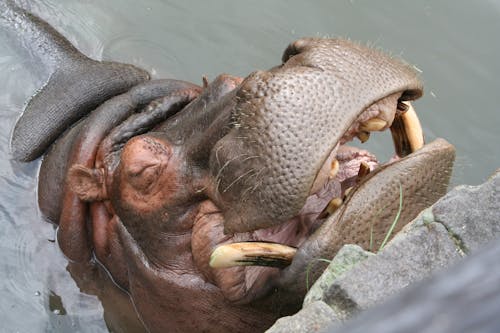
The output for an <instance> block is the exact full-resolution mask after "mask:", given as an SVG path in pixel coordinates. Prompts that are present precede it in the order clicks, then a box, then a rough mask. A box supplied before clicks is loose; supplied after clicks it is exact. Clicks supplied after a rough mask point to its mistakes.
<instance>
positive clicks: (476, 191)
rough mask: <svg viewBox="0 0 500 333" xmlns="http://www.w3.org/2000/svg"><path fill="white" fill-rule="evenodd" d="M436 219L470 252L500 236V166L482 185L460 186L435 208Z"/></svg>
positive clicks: (433, 210) (433, 209)
mask: <svg viewBox="0 0 500 333" xmlns="http://www.w3.org/2000/svg"><path fill="white" fill-rule="evenodd" d="M432 212H433V214H434V219H435V220H436V221H438V222H439V223H442V224H443V225H444V226H445V227H446V229H448V231H449V232H450V233H451V234H452V235H453V236H454V237H455V239H456V241H457V242H458V243H459V245H460V247H461V248H462V249H463V250H464V252H466V253H469V252H470V251H474V250H476V249H477V248H479V247H481V245H484V244H485V243H486V242H488V241H490V240H493V239H496V238H499V237H500V169H499V170H497V172H495V174H493V175H492V176H491V177H490V179H489V180H488V181H487V182H486V183H484V184H482V185H479V186H466V185H462V186H458V187H456V188H455V189H453V190H452V191H451V192H449V193H448V194H447V195H445V196H444V197H443V198H442V199H440V200H439V201H438V202H437V203H436V204H435V205H434V206H433V208H432Z"/></svg>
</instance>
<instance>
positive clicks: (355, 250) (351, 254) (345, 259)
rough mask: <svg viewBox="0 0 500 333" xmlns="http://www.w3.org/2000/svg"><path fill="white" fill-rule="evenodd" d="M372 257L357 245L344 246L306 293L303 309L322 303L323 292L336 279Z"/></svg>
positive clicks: (370, 253) (371, 254)
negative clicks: (317, 302) (312, 304)
mask: <svg viewBox="0 0 500 333" xmlns="http://www.w3.org/2000/svg"><path fill="white" fill-rule="evenodd" d="M373 255H374V254H373V253H372V252H368V251H365V250H363V249H362V248H361V247H360V246H358V245H354V244H346V245H344V246H343V247H342V248H341V249H340V250H339V252H338V253H337V255H336V256H335V258H333V259H332V261H331V263H330V264H329V265H328V267H327V268H326V269H325V271H324V272H323V274H322V275H321V276H320V277H319V279H318V280H316V282H315V283H314V285H313V286H312V287H311V289H310V290H309V292H308V293H307V295H306V297H305V298H304V307H305V306H307V305H308V304H311V303H312V302H315V301H323V300H324V295H325V291H326V290H328V288H329V287H330V286H331V285H332V284H333V282H334V281H335V279H336V278H338V277H339V276H340V275H341V274H342V273H344V272H346V271H348V270H350V269H352V268H353V267H354V266H355V265H356V264H357V263H359V262H361V261H363V260H365V259H366V258H368V257H369V256H373Z"/></svg>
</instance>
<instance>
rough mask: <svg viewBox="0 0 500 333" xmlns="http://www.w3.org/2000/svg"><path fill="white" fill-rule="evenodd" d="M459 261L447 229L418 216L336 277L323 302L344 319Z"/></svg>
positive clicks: (459, 256) (324, 295)
mask: <svg viewBox="0 0 500 333" xmlns="http://www.w3.org/2000/svg"><path fill="white" fill-rule="evenodd" d="M460 258H461V254H460V251H459V250H458V249H457V247H456V245H455V242H454V240H453V239H452V238H451V237H450V235H449V234H448V231H447V230H446V228H445V227H444V226H443V225H441V224H439V223H436V222H432V221H429V220H428V219H426V215H425V214H421V215H419V217H417V219H415V220H414V221H413V222H411V223H410V224H408V225H407V226H406V227H405V228H403V230H401V232H399V233H398V234H397V235H396V236H395V237H394V239H393V240H392V241H391V242H389V243H388V244H387V246H386V247H385V248H384V249H383V250H382V251H381V252H380V253H379V254H377V255H376V256H372V257H370V258H368V259H366V260H365V261H363V262H360V263H359V264H358V265H356V266H354V267H353V268H352V269H351V270H350V271H348V272H346V273H344V274H343V275H341V276H340V277H339V278H337V279H336V280H335V281H334V282H333V284H332V285H331V286H330V287H329V288H328V289H327V290H325V292H324V294H323V300H324V301H325V302H326V303H327V304H328V305H330V306H331V307H332V309H333V310H334V311H335V313H336V314H337V316H338V317H339V318H340V319H341V320H344V319H347V318H349V317H351V316H352V315H353V314H354V313H356V312H357V311H359V310H364V309H367V308H369V307H371V306H373V305H375V304H378V303H381V302H382V301H384V300H385V299H386V298H387V297H389V296H391V295H393V294H395V293H397V292H398V291H400V290H402V289H403V288H405V287H406V286H408V285H410V284H411V283H414V282H416V281H419V280H422V279H423V278H425V277H427V276H429V275H431V273H432V272H434V271H436V270H439V269H441V268H443V267H446V266H448V265H450V264H451V263H452V262H455V261H456V260H458V259H460Z"/></svg>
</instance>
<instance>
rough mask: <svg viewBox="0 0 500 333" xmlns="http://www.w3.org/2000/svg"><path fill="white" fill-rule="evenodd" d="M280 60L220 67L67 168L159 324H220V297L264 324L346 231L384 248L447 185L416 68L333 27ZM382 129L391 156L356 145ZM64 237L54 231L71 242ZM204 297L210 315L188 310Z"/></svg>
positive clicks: (117, 262)
mask: <svg viewBox="0 0 500 333" xmlns="http://www.w3.org/2000/svg"><path fill="white" fill-rule="evenodd" d="M282 60H283V63H282V64H281V65H279V66H277V67H274V68H272V69H271V70H269V71H258V72H254V73H252V74H251V75H249V76H248V77H247V78H245V79H244V80H240V79H238V78H233V77H229V76H227V75H223V76H220V77H218V78H217V79H216V80H214V81H213V82H212V83H211V84H209V85H206V86H205V87H204V88H203V91H202V92H201V94H200V95H199V96H198V97H197V98H196V99H194V100H193V101H192V102H191V103H190V104H189V105H187V106H186V107H184V108H183V109H182V110H181V111H180V112H178V113H176V114H175V115H174V116H172V117H170V118H168V119H166V120H165V121H164V122H163V123H161V124H159V125H157V126H155V127H154V128H153V129H152V130H151V131H150V132H147V133H145V134H141V135H137V136H132V137H131V138H130V139H127V140H118V139H116V138H117V137H119V135H118V134H117V133H116V132H115V133H114V134H113V133H112V134H110V135H108V136H107V137H106V138H105V139H104V140H103V141H102V143H101V144H100V147H99V151H98V153H97V158H96V162H95V165H94V167H88V166H84V165H79V164H74V165H73V166H72V167H71V168H70V169H69V172H68V178H67V181H68V183H69V186H70V188H71V190H72V191H73V192H74V193H76V194H77V196H78V197H79V199H80V200H82V201H84V202H88V203H90V205H91V208H92V209H91V214H90V217H91V219H92V220H93V225H94V231H93V232H94V236H93V237H94V241H93V244H94V249H95V252H96V255H97V258H98V259H99V260H100V261H101V262H103V263H104V265H105V266H106V267H107V268H108V269H109V271H110V272H111V274H112V275H113V277H114V278H115V280H116V281H117V283H119V284H120V285H121V286H123V287H124V288H126V289H128V290H129V291H130V293H131V296H132V299H133V300H134V303H135V305H136V307H137V310H138V311H139V313H140V314H141V316H142V317H143V319H144V321H145V322H146V323H152V324H148V326H149V327H160V326H161V323H163V322H169V323H170V324H171V325H177V326H176V327H191V328H196V329H200V327H201V328H204V327H208V326H206V325H208V324H206V323H209V322H210V321H213V323H212V324H214V325H217V323H216V322H217V320H218V319H217V318H218V316H212V315H211V314H210V311H209V309H210V308H213V309H217V310H216V311H220V312H221V313H226V314H225V316H226V319H225V320H226V321H227V322H231V321H237V322H239V320H237V319H234V318H241V316H242V315H243V316H244V317H245V318H247V320H248V322H249V323H252V324H251V325H250V326H252V325H253V326H259V324H258V323H259V322H262V323H263V322H268V321H267V319H266V318H268V317H267V316H268V315H269V312H266V315H264V316H263V315H262V314H261V313H260V312H255V308H258V309H261V308H263V307H264V308H265V306H264V305H262V304H263V303H262V300H263V299H266V297H267V298H269V297H274V296H276V295H277V294H280V295H285V294H286V295H293V296H287V297H285V296H281V297H283V298H282V299H286V300H287V302H291V303H293V304H295V305H296V304H299V303H300V301H299V299H300V297H301V296H303V295H304V292H305V289H306V283H305V278H304V277H305V275H304V274H305V272H306V267H308V266H309V265H310V264H311V263H312V262H314V260H315V259H317V258H325V259H331V258H332V257H333V256H334V255H335V253H336V252H337V251H338V250H339V248H340V247H341V246H342V245H343V244H345V243H357V244H359V245H361V246H363V247H365V248H366V249H369V248H370V244H375V245H376V246H379V245H380V244H381V243H382V242H383V239H384V238H385V237H386V235H387V234H388V230H389V228H390V226H391V225H392V224H393V222H394V221H396V222H397V224H396V227H395V229H394V231H397V230H399V229H401V227H403V226H404V224H405V223H407V222H409V221H410V220H411V219H413V218H414V217H415V216H416V214H417V213H418V212H420V211H421V210H422V209H423V208H425V207H427V206H428V205H430V204H432V203H433V202H434V201H435V200H437V199H438V198H439V197H440V196H441V195H443V194H444V192H445V190H446V187H447V184H448V181H449V177H450V173H451V167H452V163H453V159H454V149H453V147H452V146H451V145H450V144H448V143H447V142H445V141H444V140H442V139H438V140H436V141H434V142H432V143H430V144H427V145H424V142H423V136H422V130H421V127H420V124H419V121H418V118H417V117H416V115H415V112H414V111H413V109H412V107H411V106H410V105H409V103H408V101H411V100H414V99H416V98H419V97H420V96H421V95H422V85H421V83H420V81H419V79H418V77H417V75H416V73H415V71H414V70H413V69H412V68H411V67H410V66H408V65H406V64H404V63H402V62H401V61H399V60H396V59H394V58H391V57H388V56H386V55H384V54H382V53H381V52H379V51H376V50H373V49H369V48H367V47H363V46H361V45H359V44H355V43H352V42H349V41H345V40H339V39H314V38H308V39H301V40H298V41H296V42H294V43H292V44H291V45H290V46H288V48H287V49H286V50H285V52H284V55H283V58H282ZM384 130H390V132H391V133H392V137H393V141H394V144H395V150H396V154H395V157H394V158H393V159H391V161H390V162H388V163H386V164H383V165H382V164H379V163H378V161H377V159H376V157H375V156H374V155H373V154H371V153H369V152H368V151H366V150H362V149H358V148H354V147H350V146H349V145H348V142H349V141H351V140H352V139H354V138H356V137H357V138H359V139H360V140H361V141H362V142H364V141H366V140H367V139H368V137H369V135H370V132H372V131H384ZM96 221H98V222H96ZM99 221H100V222H99ZM96 234H97V235H98V236H95V235H96ZM72 237H73V238H72ZM68 239H71V242H73V243H74V236H70V235H67V234H64V233H61V232H60V234H59V242H60V245H61V247H62V248H63V249H64V247H65V246H68V245H67V244H68V243H69V242H70V241H68ZM263 266H264V267H263ZM265 266H272V267H265ZM321 268H322V263H321V262H319V261H318V262H315V263H314V265H313V266H312V270H311V273H310V276H311V277H310V279H314V278H316V277H317V276H318V274H319V272H320V271H321ZM186 295H191V296H192V297H195V298H196V299H198V301H196V302H194V301H191V302H187V301H181V299H185V297H186ZM276 297H277V296H276ZM195 303H196V304H195ZM255 304H257V305H255ZM282 308H283V307H282ZM189 309H191V310H189ZM194 309H198V310H199V312H200V313H202V314H203V315H200V316H201V318H202V319H201V320H202V321H204V323H205V324H203V325H202V324H200V325H198V326H195V324H192V325H191V326H189V325H188V324H186V321H188V322H189V319H186V318H184V319H179V318H180V317H182V316H181V315H178V313H180V312H186V313H185V314H184V315H186V316H188V317H189V315H188V314H187V313H189V312H190V311H195V310H194ZM249 309H251V310H249ZM266 311H268V310H266ZM284 312H286V311H284ZM169 314H174V315H173V316H171V317H172V318H171V319H167V317H168V316H169ZM238 316H239V317H238ZM270 316H271V317H272V318H275V316H274V315H270ZM212 317H213V318H212ZM263 318H264V319H263ZM180 321H182V323H183V324H181V323H180ZM240 324H241V323H240ZM182 325H187V326H182ZM228 325H229V324H228ZM262 325H264V326H266V325H267V324H262ZM233 328H234V327H233Z"/></svg>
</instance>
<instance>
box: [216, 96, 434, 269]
mask: <svg viewBox="0 0 500 333" xmlns="http://www.w3.org/2000/svg"><path fill="white" fill-rule="evenodd" d="M403 96H404V94H403V93H401V92H399V93H395V94H391V95H389V96H386V97H385V98H383V99H380V100H379V101H377V102H376V103H374V104H372V105H370V106H369V107H368V108H366V109H365V110H364V111H363V112H362V113H361V114H360V115H359V116H358V118H357V119H356V120H355V121H354V122H353V123H352V124H351V126H350V127H349V129H348V130H347V131H346V132H345V133H344V135H343V136H342V138H341V139H340V140H339V142H338V143H337V145H336V146H335V147H334V148H333V150H332V151H331V153H330V155H329V156H328V158H327V159H326V160H325V162H324V164H323V166H322V167H321V168H320V170H319V172H318V174H317V176H316V179H315V181H314V183H313V185H312V187H311V190H310V193H309V196H308V198H307V200H306V203H305V205H304V207H303V208H302V210H301V211H300V212H299V214H298V215H297V216H296V217H294V218H292V219H291V220H289V221H288V222H286V223H283V224H281V225H279V226H275V227H272V228H267V229H259V230H255V231H253V232H251V233H245V234H247V235H250V236H249V237H245V236H243V235H235V237H232V239H231V240H228V239H227V238H226V239H225V242H224V244H221V245H219V246H217V247H216V248H215V250H214V251H213V252H212V254H211V257H210V266H211V267H212V268H228V267H234V266H267V267H277V268H284V267H286V266H288V265H289V264H290V263H291V262H292V260H293V258H294V255H295V253H296V249H297V248H298V247H300V246H301V245H302V244H303V243H304V241H305V240H306V239H307V238H308V237H309V236H310V235H311V234H312V233H314V231H316V230H317V229H318V228H319V227H320V226H321V225H322V224H323V223H324V222H325V221H326V220H327V219H328V218H329V217H330V216H331V215H332V214H334V213H335V212H336V211H337V210H339V209H340V208H341V207H342V206H343V205H346V204H347V203H348V201H349V198H350V197H351V196H352V195H353V194H354V193H355V192H356V191H357V189H358V188H359V186H360V185H361V184H363V183H364V182H365V180H366V179H368V178H370V177H371V176H369V175H370V174H371V173H372V175H373V174H374V173H375V172H374V171H376V170H377V169H379V168H381V167H387V166H389V165H394V164H397V163H398V161H400V160H401V159H403V158H405V157H406V156H408V155H411V154H412V153H413V152H415V151H417V150H419V149H421V148H422V147H423V146H424V138H423V133H422V128H421V125H420V121H419V119H418V117H417V115H416V113H415V111H414V109H413V108H412V106H411V105H410V104H409V103H408V102H406V101H404V99H405V97H403ZM386 130H390V132H391V135H392V139H393V143H394V149H395V154H394V157H393V158H391V159H390V161H388V162H387V163H379V161H378V160H377V158H376V156H375V155H373V154H372V153H370V152H369V151H367V150H363V149H359V148H355V147H352V146H349V145H348V143H349V142H351V141H352V140H354V139H356V138H357V139H359V141H361V142H362V143H364V142H366V141H367V140H368V139H369V137H370V133H371V132H374V131H386ZM245 238H248V239H245ZM236 240H243V241H236Z"/></svg>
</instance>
